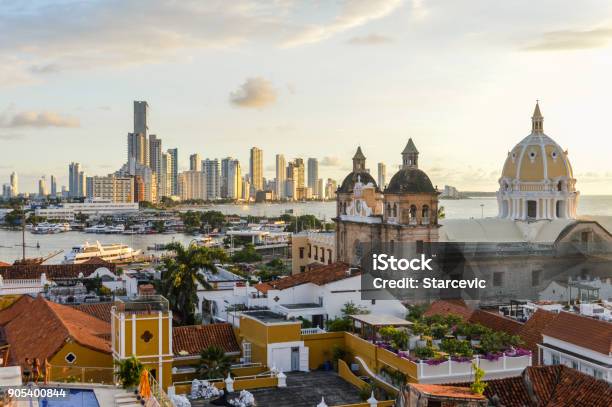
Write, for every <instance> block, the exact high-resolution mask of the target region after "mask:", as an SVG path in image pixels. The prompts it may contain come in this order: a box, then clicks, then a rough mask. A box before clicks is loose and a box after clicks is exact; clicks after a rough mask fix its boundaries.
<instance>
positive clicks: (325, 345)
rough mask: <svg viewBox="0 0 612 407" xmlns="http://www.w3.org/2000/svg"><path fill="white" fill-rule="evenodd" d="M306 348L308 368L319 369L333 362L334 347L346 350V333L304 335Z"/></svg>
mask: <svg viewBox="0 0 612 407" xmlns="http://www.w3.org/2000/svg"><path fill="white" fill-rule="evenodd" d="M302 340H303V341H304V346H306V347H307V348H308V367H309V368H310V369H318V368H319V366H321V365H322V364H323V363H324V362H326V361H328V360H332V348H333V347H334V345H336V346H340V347H342V348H345V343H344V332H327V333H320V334H312V335H302Z"/></svg>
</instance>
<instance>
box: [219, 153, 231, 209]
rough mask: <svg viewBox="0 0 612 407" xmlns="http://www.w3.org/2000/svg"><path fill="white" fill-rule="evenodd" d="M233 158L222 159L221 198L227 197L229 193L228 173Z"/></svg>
mask: <svg viewBox="0 0 612 407" xmlns="http://www.w3.org/2000/svg"><path fill="white" fill-rule="evenodd" d="M233 160H234V159H233V158H232V157H226V158H223V159H221V198H223V199H225V198H227V197H228V194H229V185H228V183H229V180H228V174H229V167H230V163H231V162H232V161H233Z"/></svg>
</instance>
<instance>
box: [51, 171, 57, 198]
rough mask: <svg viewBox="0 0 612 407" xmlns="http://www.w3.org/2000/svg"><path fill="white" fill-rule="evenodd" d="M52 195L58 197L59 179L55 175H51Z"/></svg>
mask: <svg viewBox="0 0 612 407" xmlns="http://www.w3.org/2000/svg"><path fill="white" fill-rule="evenodd" d="M51 197H52V198H55V197H57V179H56V178H55V175H51Z"/></svg>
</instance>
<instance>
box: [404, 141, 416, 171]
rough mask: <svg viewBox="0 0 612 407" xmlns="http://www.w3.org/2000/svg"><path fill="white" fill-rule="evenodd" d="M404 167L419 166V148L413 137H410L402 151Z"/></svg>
mask: <svg viewBox="0 0 612 407" xmlns="http://www.w3.org/2000/svg"><path fill="white" fill-rule="evenodd" d="M402 168H419V150H417V148H416V146H415V145H414V142H413V141H412V138H410V139H408V143H407V144H406V147H404V151H402Z"/></svg>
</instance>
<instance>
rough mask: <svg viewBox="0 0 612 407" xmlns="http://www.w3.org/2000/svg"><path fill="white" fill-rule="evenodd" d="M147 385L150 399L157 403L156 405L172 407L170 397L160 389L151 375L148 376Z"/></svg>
mask: <svg viewBox="0 0 612 407" xmlns="http://www.w3.org/2000/svg"><path fill="white" fill-rule="evenodd" d="M149 385H150V386H151V398H153V399H155V401H157V405H159V406H160V407H174V403H173V402H172V400H170V397H168V395H167V394H166V392H165V391H164V389H162V388H161V386H160V385H159V383H157V380H155V378H154V377H153V376H152V375H149ZM153 405H155V404H153Z"/></svg>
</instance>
